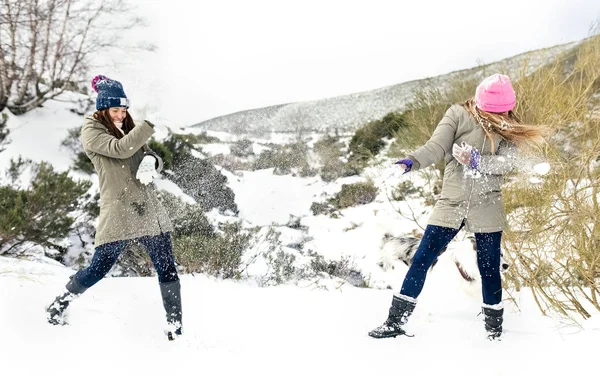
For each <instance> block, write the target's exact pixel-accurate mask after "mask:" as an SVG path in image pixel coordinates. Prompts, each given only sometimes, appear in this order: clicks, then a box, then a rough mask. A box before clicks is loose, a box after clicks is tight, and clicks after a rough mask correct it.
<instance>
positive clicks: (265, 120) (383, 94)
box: [194, 42, 580, 134]
mask: <svg viewBox="0 0 600 376" xmlns="http://www.w3.org/2000/svg"><path fill="white" fill-rule="evenodd" d="M579 43H580V42H575V43H569V44H566V45H561V46H556V47H552V48H549V49H543V50H538V51H531V52H527V53H524V54H521V55H517V56H514V57H511V58H508V59H504V60H501V61H498V62H496V63H492V64H489V65H485V66H481V67H477V68H472V69H466V70H462V71H457V72H452V73H449V74H445V75H442V76H438V77H432V78H430V79H423V80H416V81H410V82H404V83H401V84H398V85H393V86H389V87H384V88H380V89H377V90H373V91H368V92H363V93H355V94H350V95H343V96H339V97H335V98H327V99H321V100H315V101H310V102H301V103H289V104H282V105H277V106H271V107H266V108H258V109H251V110H247V111H241V112H236V113H233V114H229V115H224V116H220V117H217V118H214V119H210V120H206V121H203V122H201V123H198V124H196V125H194V127H197V128H198V129H200V130H204V131H220V132H230V133H234V134H261V133H268V132H292V133H296V132H298V131H299V130H303V131H305V132H307V131H316V132H325V131H335V130H337V131H339V132H347V131H353V130H355V129H356V128H357V127H359V126H360V125H362V124H365V123H366V122H369V121H371V120H375V119H379V118H381V117H383V116H384V115H385V114H387V113H389V112H392V111H401V110H403V109H404V106H405V105H406V104H407V103H408V102H409V101H410V100H411V99H412V98H413V93H414V90H415V89H417V88H418V87H419V86H420V85H422V84H423V83H425V82H431V84H433V85H435V86H437V87H443V86H444V85H445V84H447V83H448V82H449V81H450V80H451V79H452V78H453V77H467V78H469V77H477V79H478V80H479V79H481V78H483V77H484V76H485V75H486V74H487V73H489V72H497V71H502V72H507V73H508V74H509V75H510V76H514V77H518V76H520V75H521V74H522V73H525V74H527V73H529V72H532V71H534V70H535V69H537V68H539V67H540V66H542V65H544V64H547V63H548V62H550V61H552V60H553V58H554V57H555V56H556V55H557V54H560V53H561V52H564V51H567V50H569V49H571V48H573V47H575V46H576V45H577V44H579ZM398 69H401V63H399V68H398Z"/></svg>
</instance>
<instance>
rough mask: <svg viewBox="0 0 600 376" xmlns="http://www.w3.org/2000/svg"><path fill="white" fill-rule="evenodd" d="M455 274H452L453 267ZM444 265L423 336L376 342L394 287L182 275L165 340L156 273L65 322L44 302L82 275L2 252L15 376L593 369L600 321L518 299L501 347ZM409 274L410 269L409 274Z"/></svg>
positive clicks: (418, 329)
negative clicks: (51, 317)
mask: <svg viewBox="0 0 600 376" xmlns="http://www.w3.org/2000/svg"><path fill="white" fill-rule="evenodd" d="M443 269H444V270H443ZM448 271H450V268H445V267H443V266H442V265H440V269H438V270H437V271H436V272H435V273H433V274H431V275H430V279H429V280H428V285H427V286H426V288H425V290H424V291H423V294H422V298H421V299H420V301H419V305H418V306H417V309H416V310H415V313H414V315H413V316H412V320H411V321H410V323H409V325H408V326H407V328H408V330H409V331H410V332H411V333H412V334H414V335H415V337H413V338H409V337H398V338H395V339H385V340H375V339H372V338H370V337H368V336H367V332H368V331H369V330H370V329H372V328H373V327H374V326H376V325H379V324H380V323H381V322H382V321H383V320H384V318H385V317H386V315H387V309H388V307H389V303H390V300H391V295H392V291H390V290H374V289H359V288H354V287H350V286H344V287H342V288H340V289H335V288H333V287H331V288H330V289H329V290H325V289H314V288H312V287H310V286H309V287H299V286H278V287H270V288H256V287H251V286H249V285H247V284H245V283H242V282H232V281H217V280H214V279H212V278H208V277H205V276H191V275H185V276H182V295H183V299H184V300H183V308H184V325H185V333H184V336H183V337H181V338H179V339H177V340H176V341H175V342H168V341H166V339H165V337H164V335H163V333H162V331H161V328H162V323H163V319H164V318H163V308H162V305H161V300H160V293H159V289H158V285H157V281H156V279H154V278H107V279H105V280H103V281H101V282H100V283H99V284H98V285H96V286H94V287H93V288H92V289H90V290H89V291H88V292H86V294H84V295H82V296H81V297H80V299H79V300H76V301H75V302H73V303H72V305H71V307H70V308H69V310H70V312H69V320H70V325H69V326H64V327H54V326H51V325H48V323H47V322H46V321H45V317H44V307H45V305H46V304H48V303H49V302H50V301H51V300H52V299H53V297H54V295H55V294H56V293H57V292H58V291H59V290H60V288H61V287H62V286H63V285H64V283H65V282H66V280H67V277H68V276H69V275H70V274H71V273H72V272H73V271H72V270H69V269H67V268H65V267H62V266H57V265H48V264H43V263H40V262H32V261H22V260H14V259H7V258H3V257H0V307H2V308H1V309H0V333H1V335H0V338H1V340H0V369H1V370H2V374H4V375H47V376H50V375H60V376H68V375H82V374H85V375H90V376H91V375H106V374H112V375H144V374H151V375H155V374H169V375H173V374H208V375H240V374H244V375H307V374H311V375H326V374H329V375H379V374H380V375H386V374H400V375H439V374H440V373H441V372H443V374H448V373H449V374H461V375H481V374H485V375H511V376H515V375H557V376H558V375H561V376H562V375H575V374H581V375H584V374H585V375H592V374H595V373H594V372H595V371H594V369H596V370H597V364H596V362H595V360H594V359H593V358H592V356H593V354H595V353H596V352H597V351H596V345H597V343H598V339H600V317H598V316H595V317H594V318H593V319H591V320H588V321H587V322H586V323H585V325H586V328H585V330H580V329H578V328H576V327H569V326H561V325H559V324H558V323H557V322H555V321H553V320H551V319H549V318H544V317H542V316H541V315H540V313H539V311H538V310H537V308H536V307H535V306H534V303H533V301H532V299H531V297H530V296H529V295H528V294H527V293H524V294H523V295H521V301H520V306H521V309H522V311H521V312H518V311H516V310H515V309H513V307H512V306H508V307H507V313H506V315H505V316H506V317H505V334H504V337H503V340H502V342H499V343H492V342H489V341H488V340H487V339H485V335H484V329H483V323H482V322H481V317H480V316H479V317H478V316H477V313H478V310H479V305H478V302H477V301H476V299H474V298H473V297H471V296H470V295H468V294H465V292H464V291H463V290H462V289H460V288H457V286H456V285H450V284H448V283H447V282H448V281H447V279H446V278H447V277H448V275H447V273H445V272H448ZM398 274H399V275H398V277H400V274H401V273H398Z"/></svg>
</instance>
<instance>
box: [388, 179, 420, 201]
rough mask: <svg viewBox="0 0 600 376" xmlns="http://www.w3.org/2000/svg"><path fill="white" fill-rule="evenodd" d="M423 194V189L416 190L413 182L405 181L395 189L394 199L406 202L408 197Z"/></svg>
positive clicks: (393, 192)
mask: <svg viewBox="0 0 600 376" xmlns="http://www.w3.org/2000/svg"><path fill="white" fill-rule="evenodd" d="M422 192H423V190H422V189H421V188H416V187H415V185H414V184H413V183H412V182H411V181H408V180H405V181H403V182H401V183H400V184H398V185H397V186H396V187H395V188H394V190H393V191H392V199H393V200H396V201H404V200H406V197H408V196H410V195H414V194H416V193H422Z"/></svg>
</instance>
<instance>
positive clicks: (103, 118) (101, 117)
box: [94, 108, 135, 138]
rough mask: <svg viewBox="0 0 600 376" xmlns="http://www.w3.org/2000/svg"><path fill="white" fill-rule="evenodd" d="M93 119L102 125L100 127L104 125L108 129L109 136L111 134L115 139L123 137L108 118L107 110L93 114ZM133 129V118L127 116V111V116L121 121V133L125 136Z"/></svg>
mask: <svg viewBox="0 0 600 376" xmlns="http://www.w3.org/2000/svg"><path fill="white" fill-rule="evenodd" d="M94 119H96V120H98V121H99V122H100V123H102V125H104V126H105V127H106V128H107V129H108V131H109V132H110V134H112V135H113V136H115V137H116V138H122V137H123V133H121V131H120V130H119V128H117V126H116V125H115V123H113V121H112V119H111V118H110V114H109V112H108V108H105V109H104V110H99V111H96V112H94ZM134 127H135V123H134V122H133V118H132V117H131V115H129V111H127V115H125V119H124V120H123V128H122V129H123V132H124V133H125V134H127V133H129V132H131V130H132V129H133V128H134Z"/></svg>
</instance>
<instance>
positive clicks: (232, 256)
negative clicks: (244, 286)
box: [173, 222, 251, 278]
mask: <svg viewBox="0 0 600 376" xmlns="http://www.w3.org/2000/svg"><path fill="white" fill-rule="evenodd" d="M221 230H222V233H219V234H216V235H211V236H206V235H203V234H201V233H197V234H195V235H188V236H181V237H177V238H176V239H174V241H173V253H174V255H175V258H176V260H177V262H178V264H179V265H180V266H181V267H182V268H183V269H184V271H185V272H186V273H207V274H210V275H214V276H217V277H221V278H240V274H241V269H240V265H241V262H242V255H243V253H244V251H245V250H246V248H247V247H248V245H249V242H250V238H251V234H250V233H248V232H246V231H243V230H242V226H241V223H239V222H238V223H233V224H224V225H223V227H222V229H221Z"/></svg>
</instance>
